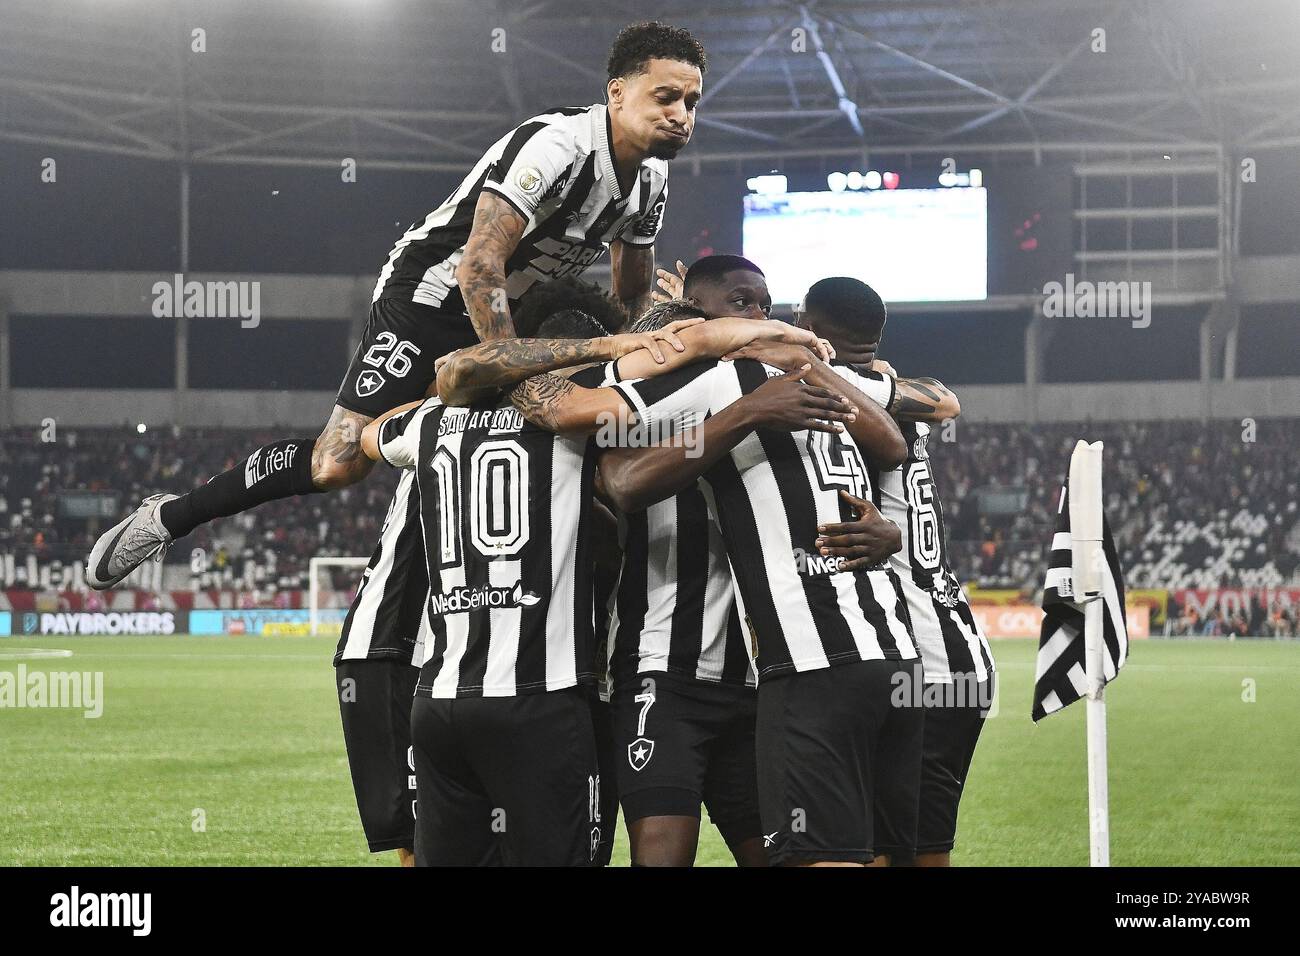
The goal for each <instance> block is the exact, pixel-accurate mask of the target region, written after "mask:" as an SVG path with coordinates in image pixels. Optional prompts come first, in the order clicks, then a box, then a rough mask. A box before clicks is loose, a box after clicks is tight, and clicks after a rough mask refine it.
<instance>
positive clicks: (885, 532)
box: [817, 490, 903, 571]
mask: <svg viewBox="0 0 1300 956" xmlns="http://www.w3.org/2000/svg"><path fill="white" fill-rule="evenodd" d="M840 497H841V498H843V499H844V501H845V502H846V503H847V504H848V505H849V506H850V507H851V508H853V510H854V511H855V512H856V513H857V518H855V519H854V520H853V521H841V522H837V523H832V524H824V525H821V526H820V527H818V529H817V532H818V537H817V551H818V553H819V554H822V555H824V556H826V557H831V558H846V559H848V560H846V561H845V563H844V565H843V566H842V568H841V570H844V571H861V570H866V569H867V568H874V567H876V566H877V565H879V564H881V563H883V562H884V561H886V560H887V559H888V558H889V556H890V555H891V554H897V553H898V552H899V551H901V550H902V549H903V533H902V532H901V531H900V530H899V529H898V525H896V524H894V522H892V521H890V520H889V519H888V518H886V517H884V516H883V515H882V514H881V513H880V512H879V511H878V510H877V508H876V506H875V505H874V504H872V503H871V502H870V501H866V500H864V499H862V498H858V497H856V496H854V495H851V494H849V493H848V492H847V491H843V490H841V491H840Z"/></svg>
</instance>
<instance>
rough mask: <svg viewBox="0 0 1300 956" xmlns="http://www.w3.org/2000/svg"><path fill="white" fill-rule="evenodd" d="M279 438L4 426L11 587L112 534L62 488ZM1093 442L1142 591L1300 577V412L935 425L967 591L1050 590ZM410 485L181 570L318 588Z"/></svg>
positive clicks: (198, 543)
mask: <svg viewBox="0 0 1300 956" xmlns="http://www.w3.org/2000/svg"><path fill="white" fill-rule="evenodd" d="M266 434H270V432H261V431H258V432H250V431H247V430H238V431H236V430H231V429H179V428H163V429H150V430H147V431H145V432H144V433H142V434H141V433H137V432H136V431H135V430H134V429H129V430H128V429H124V428H119V429H76V430H71V429H68V430H60V431H58V432H57V433H56V440H54V441H51V442H46V441H42V440H41V438H42V436H41V433H40V431H39V430H37V429H16V430H11V431H8V432H6V433H4V434H3V436H0V555H5V554H9V555H12V556H13V558H14V566H15V569H16V570H15V574H14V578H15V579H14V580H12V581H6V582H5V586H6V587H19V588H21V587H25V586H30V584H31V582H29V581H28V580H27V579H26V572H25V570H24V569H25V567H26V565H27V563H28V556H29V555H32V556H34V557H35V559H36V561H37V563H38V565H39V564H44V563H47V562H67V563H72V564H75V563H77V562H79V561H80V560H82V559H83V558H84V555H85V553H86V551H87V550H88V549H89V547H90V544H91V542H93V540H94V537H95V534H97V533H98V530H100V529H99V528H98V527H97V526H96V527H92V526H91V524H90V522H89V521H87V520H86V519H84V518H73V517H67V516H65V515H64V514H63V513H62V511H61V509H60V507H59V495H60V493H61V492H66V491H106V492H115V493H117V495H118V499H119V505H120V507H122V508H125V507H127V506H129V505H130V504H131V503H133V502H135V501H138V500H140V499H141V498H143V497H144V496H146V495H148V494H152V493H155V492H157V491H159V490H162V489H167V488H176V487H182V486H184V487H193V486H196V485H198V484H200V483H202V482H203V481H205V480H206V479H207V478H208V477H209V476H210V475H213V474H216V473H218V472H220V471H222V470H224V469H226V468H229V467H231V466H233V465H234V464H235V461H234V460H233V459H232V458H231V457H230V453H229V451H228V450H229V449H231V448H240V447H243V446H245V445H248V444H250V443H252V444H255V443H257V442H259V441H262V440H264V438H265V435H266ZM1085 436H1086V437H1088V438H1089V439H1093V440H1095V439H1101V440H1103V441H1105V443H1106V453H1107V458H1106V461H1107V472H1106V476H1107V489H1108V494H1107V517H1108V519H1109V521H1110V523H1111V527H1112V529H1113V530H1114V534H1115V540H1116V545H1117V547H1118V548H1119V549H1120V557H1121V561H1122V563H1123V566H1124V568H1125V572H1126V575H1125V576H1126V580H1127V583H1128V584H1129V586H1130V587H1167V588H1178V587H1279V586H1287V585H1297V584H1300V513H1298V512H1297V501H1298V500H1300V494H1298V489H1297V484H1298V483H1300V478H1298V477H1297V475H1298V474H1300V469H1298V468H1297V467H1296V465H1297V461H1296V458H1297V451H1296V449H1297V448H1300V420H1273V421H1262V422H1260V423H1258V425H1257V427H1256V432H1255V435H1254V436H1253V437H1254V438H1255V440H1254V441H1246V440H1243V430H1242V425H1241V423H1240V422H1235V421H1216V422H1211V423H1209V424H1208V425H1202V424H1200V423H1196V422H1141V423H1102V424H1096V425H1088V426H1086V427H1084V426H1080V425H1078V424H1053V425H1036V426H1024V425H1015V426H1012V425H989V424H974V423H969V422H964V421H959V422H958V423H957V425H956V427H955V428H954V429H952V430H951V431H950V432H948V433H946V434H945V433H944V432H942V431H940V432H937V433H936V437H937V438H938V440H937V441H933V440H932V442H931V446H930V451H931V457H932V463H933V465H934V467H935V470H936V474H937V480H938V482H939V489H940V492H941V493H942V495H943V497H944V502H945V505H946V509H947V510H946V513H945V520H946V524H947V529H948V537H949V547H950V549H951V551H952V556H953V563H954V566H955V568H956V569H957V571H958V573H959V574H960V575H962V577H963V578H964V579H965V580H966V581H967V582H968V583H969V584H973V585H976V586H978V587H981V588H1016V589H1021V590H1023V591H1025V592H1026V593H1033V592H1034V591H1035V590H1036V589H1037V588H1038V587H1039V586H1041V575H1042V573H1043V552H1044V548H1045V547H1046V543H1047V541H1048V540H1049V538H1050V535H1051V533H1052V530H1053V527H1054V523H1055V510H1056V502H1057V492H1058V489H1059V487H1060V482H1061V479H1062V477H1063V475H1064V470H1065V467H1066V463H1067V462H1068V460H1069V452H1070V449H1071V447H1072V446H1073V444H1074V442H1075V441H1076V440H1077V439H1078V438H1080V437H1085ZM946 439H948V440H946ZM106 466H107V467H106ZM396 477H397V476H396V474H395V473H393V472H392V471H391V470H390V469H386V468H380V469H377V470H376V474H375V475H373V476H372V478H371V479H370V480H369V481H366V482H364V483H362V484H359V485H355V486H353V487H350V488H345V489H342V490H341V491H339V492H337V493H335V494H329V495H313V496H310V497H308V498H306V499H305V500H303V501H295V500H292V499H289V500H282V501H275V502H271V503H268V504H266V505H263V506H262V507H260V508H258V509H257V510H255V511H253V512H250V513H248V514H244V515H239V516H236V517H234V518H229V519H225V520H223V521H220V522H217V523H215V524H213V525H211V526H204V527H202V528H200V529H199V530H198V531H197V532H196V533H195V535H194V536H193V537H192V538H191V539H190V540H188V541H186V542H185V544H186V545H187V547H185V548H178V549H175V551H174V552H173V553H171V554H169V555H168V558H167V561H168V563H169V565H172V566H176V565H189V564H191V562H192V556H193V553H194V551H195V549H201V550H202V553H203V558H202V560H201V561H200V562H199V564H198V565H196V567H198V568H200V569H201V570H200V572H199V573H197V574H193V575H191V576H190V577H189V578H187V583H192V584H194V585H195V586H202V587H219V586H225V587H249V588H255V587H271V586H274V587H280V588H302V587H306V584H307V563H308V561H309V559H310V558H311V557H313V556H315V555H327V554H335V555H366V554H369V552H370V550H371V548H372V547H373V546H374V542H375V540H376V538H377V536H378V532H379V527H380V525H381V524H382V522H383V519H384V514H385V511H386V509H387V507H388V503H389V501H390V500H391V497H392V490H393V487H394V485H395V484H396ZM999 502H1000V503H1001V504H1000V505H999V504H998V503H999ZM1008 503H1009V504H1008ZM304 508H305V509H306V512H305V514H304V511H303V509H304ZM1192 613H1193V614H1194V613H1195V612H1192ZM1170 617H1171V619H1172V620H1175V621H1176V623H1175V625H1174V627H1175V628H1176V629H1180V630H1181V631H1182V632H1184V633H1198V634H1200V633H1207V634H1208V633H1217V634H1227V633H1232V632H1237V633H1241V632H1242V631H1241V629H1242V628H1243V627H1244V628H1245V629H1246V631H1247V632H1249V633H1261V630H1260V629H1261V628H1266V629H1267V630H1266V631H1264V633H1294V631H1295V628H1296V622H1295V620H1294V619H1293V618H1292V616H1291V615H1290V614H1289V613H1288V612H1286V611H1285V610H1284V609H1278V608H1263V607H1261V608H1260V609H1259V611H1258V613H1252V614H1248V615H1236V616H1227V617H1224V616H1223V614H1222V612H1219V614H1218V615H1212V616H1211V617H1210V619H1209V620H1203V619H1201V618H1200V617H1195V618H1194V619H1192V618H1187V616H1186V615H1185V614H1181V613H1174V614H1171V615H1170Z"/></svg>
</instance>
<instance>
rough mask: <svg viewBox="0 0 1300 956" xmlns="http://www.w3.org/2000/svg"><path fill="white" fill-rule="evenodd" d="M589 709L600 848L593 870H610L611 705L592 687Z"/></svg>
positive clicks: (613, 819) (614, 768) (614, 798)
mask: <svg viewBox="0 0 1300 956" xmlns="http://www.w3.org/2000/svg"><path fill="white" fill-rule="evenodd" d="M587 694H588V699H587V702H588V703H589V704H590V705H591V726H592V729H593V730H594V731H595V733H596V766H597V769H598V771H599V772H598V773H597V774H596V792H597V794H598V795H599V799H598V800H597V801H596V823H597V824H599V825H600V848H599V849H598V850H596V859H595V861H594V862H595V865H596V866H609V860H610V857H611V856H612V855H613V853H614V831H615V829H616V828H617V826H618V749H617V744H616V742H615V740H614V705H613V704H611V703H609V702H608V701H603V700H601V699H600V695H599V694H597V693H596V689H595V688H594V687H593V688H592V689H591V690H589V691H588V692H587Z"/></svg>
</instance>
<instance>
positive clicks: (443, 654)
mask: <svg viewBox="0 0 1300 956" xmlns="http://www.w3.org/2000/svg"><path fill="white" fill-rule="evenodd" d="M604 374H605V372H604V369H603V368H600V367H594V368H590V369H584V370H583V371H581V372H578V373H577V374H576V375H574V380H575V381H576V382H577V383H578V384H580V385H588V386H592V387H595V386H599V385H600V384H601V383H602V381H603V380H604ZM379 450H380V452H381V454H382V455H383V457H384V459H385V460H386V461H388V463H389V464H391V465H394V466H396V467H399V468H408V469H413V470H414V471H415V480H416V484H417V486H418V489H419V499H420V517H421V523H422V526H423V532H424V542H425V559H426V567H427V571H428V577H429V588H428V590H427V592H426V596H427V613H428V620H429V633H428V635H427V637H426V640H425V642H424V652H423V662H422V663H423V666H422V668H421V671H420V680H419V683H418V684H417V685H416V690H415V692H416V693H417V694H421V695H424V696H426V697H442V698H454V697H513V696H517V695H521V694H530V693H541V692H545V691H552V690H560V689H563V688H566V687H572V686H574V685H575V684H590V683H593V682H594V681H595V676H596V671H595V663H596V662H595V645H594V641H593V620H592V608H593V601H594V597H593V579H592V578H593V575H592V558H593V556H592V544H591V530H592V517H591V501H592V494H593V491H594V484H595V481H594V479H595V471H596V455H595V443H594V441H592V440H591V439H589V438H588V437H586V436H581V437H576V438H575V437H565V436H563V435H555V434H552V433H551V432H548V431H544V430H542V429H540V428H538V427H536V426H534V425H532V424H531V423H529V422H527V421H525V420H524V418H523V416H522V415H521V414H520V413H519V412H518V411H517V410H516V409H515V408H514V407H512V406H511V405H510V404H509V403H508V402H505V403H484V404H481V405H475V406H473V407H470V408H456V407H450V406H446V405H444V404H442V402H441V401H439V400H438V399H436V398H431V399H429V400H427V401H425V402H424V403H423V404H421V405H418V406H416V407H415V408H413V409H410V410H409V411H407V412H404V413H403V414H401V415H395V416H393V417H392V418H390V419H388V420H387V421H385V422H384V424H383V426H382V427H381V429H380V435H379Z"/></svg>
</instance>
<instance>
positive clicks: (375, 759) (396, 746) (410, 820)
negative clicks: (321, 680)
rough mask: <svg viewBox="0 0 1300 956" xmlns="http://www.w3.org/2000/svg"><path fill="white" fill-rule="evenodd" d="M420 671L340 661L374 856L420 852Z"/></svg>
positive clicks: (356, 779) (347, 730) (339, 678)
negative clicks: (416, 755) (416, 759)
mask: <svg viewBox="0 0 1300 956" xmlns="http://www.w3.org/2000/svg"><path fill="white" fill-rule="evenodd" d="M419 676H420V669H419V668H418V667H412V666H411V665H410V664H408V663H404V662H402V661H384V660H371V661H340V662H339V664H338V666H337V667H335V668H334V681H335V684H336V686H337V687H338V692H339V713H340V714H341V715H342V717H343V742H344V744H345V746H346V747H347V751H348V766H349V767H350V768H351V770H352V789H353V790H354V791H355V792H356V795H357V810H358V811H359V812H360V813H361V827H362V829H363V830H365V833H366V842H367V843H368V844H370V852H371V853H379V852H381V851H383V850H397V849H401V848H405V849H411V848H412V847H414V846H415V768H414V766H413V765H412V760H411V752H410V751H411V698H412V696H413V695H414V693H415V682H416V680H417V679H418V678H419Z"/></svg>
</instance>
